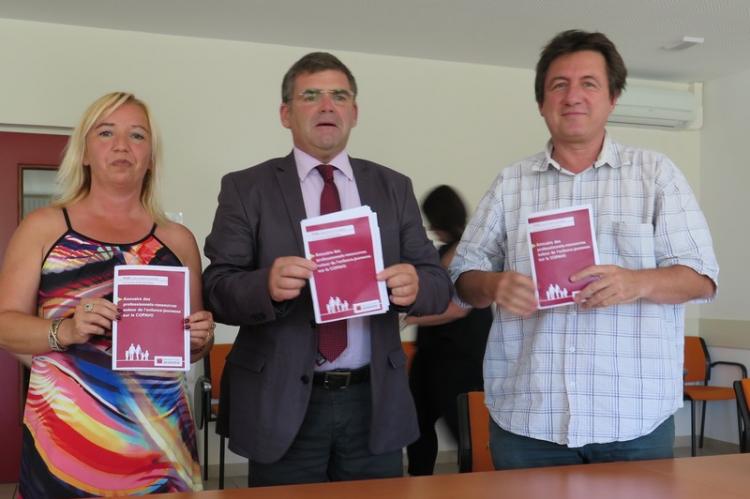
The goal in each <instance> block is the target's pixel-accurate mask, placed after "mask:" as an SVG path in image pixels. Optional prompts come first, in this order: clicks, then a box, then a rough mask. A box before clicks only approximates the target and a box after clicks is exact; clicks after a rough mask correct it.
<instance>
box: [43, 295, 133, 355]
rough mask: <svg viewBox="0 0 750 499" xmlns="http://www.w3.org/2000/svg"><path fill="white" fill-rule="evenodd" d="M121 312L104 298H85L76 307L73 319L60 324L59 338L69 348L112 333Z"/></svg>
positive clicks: (61, 343)
mask: <svg viewBox="0 0 750 499" xmlns="http://www.w3.org/2000/svg"><path fill="white" fill-rule="evenodd" d="M120 314H121V312H120V310H119V309H118V308H117V307H116V306H115V304H114V303H112V302H111V301H109V300H105V299H104V298H84V299H82V300H81V301H80V302H79V303H78V305H76V308H75V312H74V314H73V317H72V318H70V319H67V320H65V321H63V322H62V324H60V329H59V330H58V332H57V337H58V340H59V342H60V345H61V346H63V347H67V346H70V345H78V344H82V343H86V342H87V341H89V340H90V339H91V337H92V336H104V335H108V334H111V333H112V322H113V321H116V320H118V319H119V318H120Z"/></svg>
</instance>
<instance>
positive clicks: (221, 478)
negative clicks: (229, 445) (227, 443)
mask: <svg viewBox="0 0 750 499" xmlns="http://www.w3.org/2000/svg"><path fill="white" fill-rule="evenodd" d="M219 446H220V447H219V490H224V435H221V438H220V439H219Z"/></svg>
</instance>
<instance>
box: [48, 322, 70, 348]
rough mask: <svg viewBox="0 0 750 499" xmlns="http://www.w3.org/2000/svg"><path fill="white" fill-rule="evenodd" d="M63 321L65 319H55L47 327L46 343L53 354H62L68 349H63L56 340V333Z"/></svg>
mask: <svg viewBox="0 0 750 499" xmlns="http://www.w3.org/2000/svg"><path fill="white" fill-rule="evenodd" d="M64 320H65V318H62V319H55V320H53V321H52V323H51V324H50V325H49V331H48V333H47V342H48V343H49V347H50V349H51V350H52V351H54V352H64V351H65V350H67V349H68V347H64V346H62V345H61V344H60V340H59V339H58V338H57V331H58V329H60V324H62V322H63V321H64Z"/></svg>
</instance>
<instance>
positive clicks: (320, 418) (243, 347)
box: [203, 53, 451, 486]
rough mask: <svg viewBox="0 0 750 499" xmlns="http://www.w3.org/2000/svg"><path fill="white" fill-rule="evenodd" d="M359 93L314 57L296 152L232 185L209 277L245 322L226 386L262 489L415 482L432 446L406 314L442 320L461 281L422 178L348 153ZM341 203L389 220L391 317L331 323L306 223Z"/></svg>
mask: <svg viewBox="0 0 750 499" xmlns="http://www.w3.org/2000/svg"><path fill="white" fill-rule="evenodd" d="M356 96H357V85H356V82H355V80H354V76H353V75H352V74H351V72H350V71H349V69H348V68H347V67H346V66H344V64H343V63H341V61H339V60H338V59H337V58H336V57H334V56H333V55H331V54H327V53H311V54H308V55H306V56H304V57H303V58H302V59H300V60H299V61H297V62H296V63H295V64H294V65H293V66H292V67H291V68H290V69H289V71H288V72H287V74H286V75H285V76H284V80H283V83H282V104H281V109H280V115H281V123H282V124H283V125H284V127H286V128H288V129H290V130H291V132H292V139H293V142H294V150H293V151H292V153H291V154H289V155H288V156H286V157H285V158H276V159H271V160H269V161H266V162H264V163H261V164H259V165H256V166H254V167H251V168H248V169H246V170H242V171H239V172H234V173H230V174H228V175H226V176H225V177H224V178H223V179H222V183H221V192H220V194H219V206H218V208H217V211H216V216H215V218H214V224H213V228H212V230H211V234H210V235H209V236H208V238H207V239H206V245H205V254H206V256H207V257H208V258H209V259H210V260H211V264H210V265H209V266H208V268H207V269H206V271H205V273H204V276H203V279H204V288H205V295H206V303H207V307H208V308H209V309H210V310H211V311H212V312H213V313H214V316H215V317H216V319H217V320H218V321H220V322H223V323H226V324H232V325H239V326H240V331H239V334H238V335H237V339H236V340H235V344H234V347H233V348H232V351H231V353H230V354H229V357H228V359H227V367H226V369H225V373H224V378H225V379H224V382H223V384H222V387H223V392H227V391H228V393H226V395H228V397H229V399H231V405H230V404H229V403H228V400H229V399H225V400H224V409H226V408H227V407H229V409H228V415H229V422H228V424H229V447H230V449H232V450H233V451H234V452H236V453H238V454H240V455H243V456H246V457H248V459H249V461H250V472H249V477H248V482H249V485H250V486H261V485H275V484H289V483H311V482H324V481H329V480H355V479H366V478H378V477H393V476H401V474H402V472H403V471H402V462H401V449H402V447H404V446H405V445H407V444H408V443H410V442H412V441H413V440H415V439H416V438H417V436H418V429H417V423H416V416H415V410H414V403H413V401H412V399H411V395H410V393H409V387H408V382H407V377H406V368H405V365H406V356H405V354H404V352H403V350H402V348H401V340H400V337H399V328H398V312H407V313H408V314H409V315H427V314H436V313H440V312H442V311H443V310H444V309H445V308H446V306H447V304H448V300H449V297H450V289H451V288H450V281H449V279H448V277H447V274H446V273H445V271H443V269H442V268H441V266H440V263H439V261H438V257H437V253H436V251H435V249H434V247H433V246H432V244H431V243H430V241H429V240H428V239H427V237H426V235H425V232H424V228H423V226H422V220H421V218H420V215H419V209H418V207H417V202H416V199H415V197H414V193H413V191H412V186H411V182H410V180H409V179H408V178H407V177H405V176H404V175H401V174H399V173H397V172H395V171H393V170H390V169H388V168H386V167H384V166H381V165H378V164H375V163H372V162H370V161H366V160H361V159H355V158H350V157H349V156H348V155H347V154H346V152H345V147H346V144H347V140H348V138H349V132H350V131H351V129H352V128H353V127H354V126H355V125H356V123H357V103H356ZM327 165H332V167H333V168H331V167H330V166H327ZM332 195H333V196H334V197H335V199H336V204H335V206H336V208H341V209H348V208H353V207H357V206H360V205H368V206H370V207H371V208H372V210H373V211H374V212H376V213H377V215H378V222H379V225H380V231H381V236H382V237H381V238H382V244H383V258H384V262H385V270H383V271H382V272H380V273H379V274H378V278H379V279H381V280H383V281H385V282H386V285H387V287H388V289H389V298H390V302H391V307H390V310H389V311H388V312H387V313H385V314H381V315H374V316H369V317H364V318H357V319H349V320H347V321H339V322H338V323H332V324H331V325H327V326H318V325H316V323H315V320H314V314H313V307H312V299H311V296H310V291H309V287H308V286H307V282H308V279H309V278H310V276H311V275H312V272H313V270H314V268H315V264H314V263H313V262H312V261H310V260H307V259H305V258H303V255H304V251H303V246H302V234H301V230H300V225H299V222H300V220H302V219H304V218H307V217H312V216H316V215H319V214H320V213H321V210H323V211H328V209H327V208H325V206H327V201H325V200H326V199H328V200H329V201H330V199H331V196H332ZM329 208H330V206H329ZM325 335H329V336H325ZM330 335H334V336H336V337H337V338H339V340H340V341H342V342H339V347H338V348H335V349H334V350H333V351H331V349H330V348H329V347H328V346H326V347H325V348H323V346H324V345H329V344H330V341H329V340H324V341H319V337H320V338H323V337H324V336H325V337H327V338H331V337H332V336H330ZM334 343H335V342H334Z"/></svg>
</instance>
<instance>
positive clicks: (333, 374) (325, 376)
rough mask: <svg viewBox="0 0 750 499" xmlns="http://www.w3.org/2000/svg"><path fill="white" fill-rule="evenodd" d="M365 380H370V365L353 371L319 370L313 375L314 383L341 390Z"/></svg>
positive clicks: (328, 388)
mask: <svg viewBox="0 0 750 499" xmlns="http://www.w3.org/2000/svg"><path fill="white" fill-rule="evenodd" d="M365 381H370V366H364V367H360V368H359V369H354V370H351V371H344V370H340V369H336V370H334V371H325V372H317V373H315V374H314V375H313V384H314V385H318V386H322V387H323V388H325V389H326V390H340V389H342V388H346V387H347V386H349V385H356V384H358V383H364V382H365Z"/></svg>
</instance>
